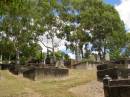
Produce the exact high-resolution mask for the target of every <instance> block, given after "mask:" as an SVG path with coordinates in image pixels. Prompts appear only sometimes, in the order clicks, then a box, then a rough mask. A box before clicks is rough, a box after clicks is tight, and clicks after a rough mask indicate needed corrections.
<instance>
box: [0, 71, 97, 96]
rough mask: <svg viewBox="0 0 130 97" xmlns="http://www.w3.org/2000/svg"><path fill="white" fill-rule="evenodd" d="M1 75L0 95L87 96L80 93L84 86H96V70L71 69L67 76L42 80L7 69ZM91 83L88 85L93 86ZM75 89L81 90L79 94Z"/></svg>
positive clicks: (0, 72)
mask: <svg viewBox="0 0 130 97" xmlns="http://www.w3.org/2000/svg"><path fill="white" fill-rule="evenodd" d="M0 75H1V79H0V97H81V96H83V97H87V96H86V95H80V94H81V93H82V91H84V86H86V84H87V83H91V85H93V88H94V87H95V84H94V83H95V82H93V81H94V80H96V70H76V69H75V70H74V69H71V70H70V72H69V76H67V77H63V78H51V77H50V78H46V79H44V80H41V81H31V80H29V79H26V78H23V77H22V76H20V75H19V76H15V75H13V74H11V73H10V72H8V71H7V70H4V71H0ZM97 84H98V85H99V83H97ZM91 85H87V87H88V88H92V86H91ZM75 87H76V89H75ZM80 87H81V88H82V87H83V88H82V89H81V88H80ZM77 88H78V89H77ZM89 90H91V89H89ZM97 90H98V89H97ZM75 91H77V93H78V92H79V95H77V94H76V93H75ZM88 97H90V96H89V95H88ZM91 97H95V96H91ZM97 97H99V96H97Z"/></svg>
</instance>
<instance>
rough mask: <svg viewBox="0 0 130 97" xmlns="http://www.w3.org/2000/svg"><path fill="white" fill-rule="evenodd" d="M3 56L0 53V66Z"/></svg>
mask: <svg viewBox="0 0 130 97" xmlns="http://www.w3.org/2000/svg"><path fill="white" fill-rule="evenodd" d="M2 61H3V55H2V53H1V55H0V63H1V64H2V63H3V62H2Z"/></svg>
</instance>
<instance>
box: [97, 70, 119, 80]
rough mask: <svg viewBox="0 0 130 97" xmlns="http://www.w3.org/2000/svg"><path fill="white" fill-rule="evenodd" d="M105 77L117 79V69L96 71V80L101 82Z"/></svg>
mask: <svg viewBox="0 0 130 97" xmlns="http://www.w3.org/2000/svg"><path fill="white" fill-rule="evenodd" d="M105 75H109V76H110V77H111V78H112V79H117V78H118V69H117V68H109V69H104V70H98V71H97V80H98V81H102V80H103V78H104V77H105Z"/></svg>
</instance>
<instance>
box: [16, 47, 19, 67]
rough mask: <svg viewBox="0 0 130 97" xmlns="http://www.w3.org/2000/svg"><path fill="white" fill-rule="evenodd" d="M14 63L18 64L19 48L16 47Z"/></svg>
mask: <svg viewBox="0 0 130 97" xmlns="http://www.w3.org/2000/svg"><path fill="white" fill-rule="evenodd" d="M16 64H17V65H19V64H20V58H19V50H18V48H16Z"/></svg>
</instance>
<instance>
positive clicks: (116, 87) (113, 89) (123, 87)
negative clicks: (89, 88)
mask: <svg viewBox="0 0 130 97" xmlns="http://www.w3.org/2000/svg"><path fill="white" fill-rule="evenodd" d="M103 84H104V97H130V79H123V80H121V79H120V80H119V79H118V80H112V79H110V78H105V79H104V81H103Z"/></svg>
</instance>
